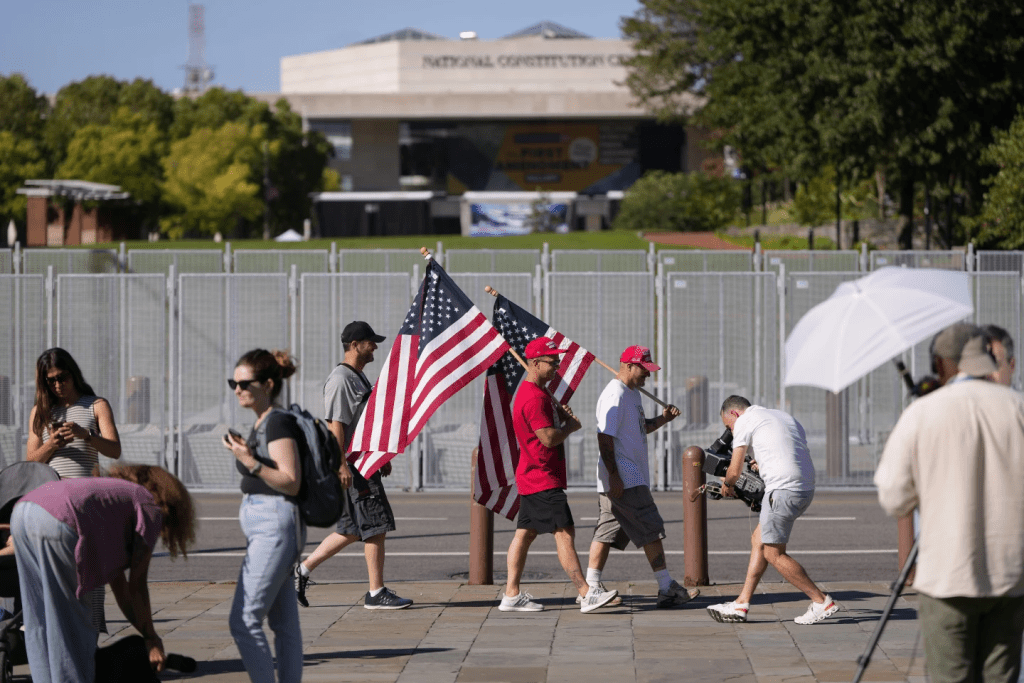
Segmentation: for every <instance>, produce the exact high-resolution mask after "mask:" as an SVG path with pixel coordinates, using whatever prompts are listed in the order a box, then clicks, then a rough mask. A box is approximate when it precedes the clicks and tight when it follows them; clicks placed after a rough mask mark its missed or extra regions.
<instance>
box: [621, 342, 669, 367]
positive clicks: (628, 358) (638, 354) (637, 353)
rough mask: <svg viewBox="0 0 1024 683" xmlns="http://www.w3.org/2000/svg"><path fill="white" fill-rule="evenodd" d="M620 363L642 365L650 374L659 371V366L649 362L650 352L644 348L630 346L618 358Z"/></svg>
mask: <svg viewBox="0 0 1024 683" xmlns="http://www.w3.org/2000/svg"><path fill="white" fill-rule="evenodd" d="M619 362H620V363H636V364H637V365H642V366H643V367H645V368H647V369H648V370H650V371H651V372H654V371H655V370H661V366H660V365H655V364H654V362H653V361H652V360H651V350H650V349H649V348H647V347H646V346H630V347H629V348H628V349H626V350H625V351H623V352H622V355H621V356H619Z"/></svg>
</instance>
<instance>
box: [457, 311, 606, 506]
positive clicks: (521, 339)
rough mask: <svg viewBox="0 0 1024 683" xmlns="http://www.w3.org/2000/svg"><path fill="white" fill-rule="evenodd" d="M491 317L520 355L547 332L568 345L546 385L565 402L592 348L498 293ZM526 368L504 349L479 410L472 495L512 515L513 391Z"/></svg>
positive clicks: (563, 345) (515, 501) (514, 455)
mask: <svg viewBox="0 0 1024 683" xmlns="http://www.w3.org/2000/svg"><path fill="white" fill-rule="evenodd" d="M492 320H493V322H494V326H495V327H496V328H498V330H499V331H500V332H501V334H502V336H503V337H505V341H507V342H508V343H509V344H511V345H512V348H514V349H515V350H516V352H517V353H518V354H519V356H520V358H522V357H523V352H524V351H525V350H526V345H527V344H529V343H530V342H531V341H532V340H534V339H536V338H537V337H549V338H550V339H552V340H554V342H555V343H556V344H558V348H560V349H568V352H567V353H565V354H563V355H562V357H561V361H562V362H561V365H559V367H558V376H557V377H555V378H554V379H552V380H551V383H550V384H549V385H548V388H549V389H550V390H551V394H552V395H553V396H554V397H555V400H556V401H558V402H559V403H568V401H569V399H570V398H571V397H572V395H573V392H574V391H576V388H577V387H578V386H579V385H580V382H581V381H582V380H583V375H584V374H585V373H586V372H587V369H588V368H590V364H591V362H593V360H594V354H592V353H590V352H589V351H587V350H586V349H585V348H583V347H582V346H580V345H579V344H577V343H575V342H574V341H572V340H571V339H569V338H568V337H565V336H564V335H562V334H560V333H559V332H557V331H556V330H554V329H553V328H552V327H551V326H549V325H548V324H547V323H545V322H542V321H541V320H539V319H537V318H536V317H534V316H533V315H531V314H530V313H528V312H527V311H525V310H523V309H522V308H520V307H519V306H516V305H515V304H514V303H512V302H511V301H509V300H508V299H506V298H505V297H503V296H501V295H499V296H498V297H497V299H496V300H495V302H494V317H493V319H492ZM525 372H526V371H525V370H524V369H523V366H521V365H520V364H519V361H517V360H516V359H515V358H514V357H513V356H512V354H511V353H506V354H505V355H504V356H502V357H501V360H500V361H498V362H497V363H495V364H494V365H493V366H492V367H491V369H490V370H488V371H487V383H486V385H485V386H484V408H483V416H482V417H481V419H480V446H479V448H478V451H477V464H476V482H475V484H474V488H473V491H474V498H475V499H476V501H477V502H478V503H480V504H481V505H483V506H485V507H487V508H488V509H490V510H493V511H494V512H496V513H498V514H501V515H504V516H505V517H508V518H509V519H515V516H516V514H517V513H518V512H519V491H518V489H517V488H516V480H515V475H516V464H517V463H518V462H519V445H518V444H517V443H516V435H515V431H514V430H513V429H512V397H513V396H514V395H515V393H516V387H518V386H519V382H520V381H521V380H522V378H523V375H524V374H525Z"/></svg>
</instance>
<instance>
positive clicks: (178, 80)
mask: <svg viewBox="0 0 1024 683" xmlns="http://www.w3.org/2000/svg"><path fill="white" fill-rule="evenodd" d="M200 4H204V5H205V6H206V61H207V63H208V64H211V65H212V66H213V68H214V72H215V78H214V84H216V85H221V86H224V87H226V88H229V89H242V90H245V91H248V92H275V91H277V90H278V89H279V87H280V82H279V80H280V75H279V59H280V58H281V57H282V56H284V55H293V54H302V53H304V52H317V51H319V50H331V49H335V48H339V47H343V46H345V45H348V44H350V43H354V42H357V41H360V40H364V39H366V38H372V37H373V36H377V35H381V34H384V33H389V32H391V31H395V30H398V29H401V28H406V27H410V26H411V27H414V28H419V29H422V30H424V31H429V32H431V33H438V34H441V35H444V36H448V37H450V38H457V37H458V34H459V32H460V31H476V32H477V33H478V34H479V36H480V38H481V39H482V40H489V39H494V38H500V37H501V36H503V35H507V34H509V33H512V32H514V31H518V30H519V29H522V28H526V27H527V26H529V25H531V24H535V23H537V22H538V21H542V20H550V21H555V22H558V23H560V24H564V25H565V26H568V27H570V28H574V29H576V30H578V31H582V32H583V33H586V34H589V35H591V36H593V37H595V38H616V37H619V36H620V32H619V21H620V19H621V18H622V17H623V16H625V15H632V14H633V13H635V12H636V11H637V9H638V8H639V3H638V2H637V0H560V1H559V2H551V1H550V0H546V1H545V0H511V1H509V0H505V1H498V2H495V1H494V0H434V1H433V2H424V1H423V0H418V1H415V0H380V1H378V2H374V1H373V0H370V1H369V2H367V1H365V0H364V1H353V0H348V1H345V2H339V1H334V2H331V1H329V0H288V1H284V0H278V1H276V2H274V1H271V0H206V1H205V2H203V3H200ZM187 23H188V2H187V0H76V1H74V2H72V1H70V0H6V1H5V2H3V3H2V9H0V74H3V75H9V74H11V73H15V72H16V73H21V74H23V75H24V76H25V77H26V78H27V79H28V81H29V83H30V84H31V85H32V86H33V87H34V88H35V89H36V90H37V91H39V92H41V93H55V92H57V90H59V89H60V88H61V87H63V86H64V85H66V84H68V83H71V82H73V81H78V80H81V79H83V78H85V77H87V76H90V75H96V74H109V75H111V76H114V77H115V78H118V79H125V80H130V79H133V78H136V77H141V78H148V79H150V80H152V81H153V82H154V83H156V85H157V86H159V87H161V88H163V89H164V90H172V89H174V88H179V87H181V85H182V82H183V80H184V72H183V71H182V69H181V68H180V67H181V65H183V64H185V62H186V61H187V59H188V26H187Z"/></svg>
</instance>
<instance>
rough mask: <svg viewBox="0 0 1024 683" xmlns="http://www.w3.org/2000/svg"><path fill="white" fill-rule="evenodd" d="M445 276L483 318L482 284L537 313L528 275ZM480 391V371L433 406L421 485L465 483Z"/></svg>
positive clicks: (490, 302)
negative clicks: (450, 278) (449, 278)
mask: <svg viewBox="0 0 1024 683" xmlns="http://www.w3.org/2000/svg"><path fill="white" fill-rule="evenodd" d="M449 253H450V252H449ZM451 276H452V279H453V280H454V281H455V284H457V285H458V286H459V289H461V290H462V291H463V292H464V293H465V294H466V296H468V297H469V298H470V300H471V301H472V302H473V303H474V305H476V307H477V308H478V309H480V312H481V313H483V314H484V315H485V316H487V318H488V319H491V316H492V314H493V311H494V301H495V299H494V298H493V297H492V296H491V295H490V294H488V293H487V292H485V291H484V287H485V286H487V285H490V286H491V287H493V288H494V289H496V290H498V291H499V292H500V293H501V294H503V295H504V296H505V297H507V298H508V299H509V300H511V301H513V302H515V303H516V304H517V305H518V306H520V307H522V308H524V309H526V310H527V311H530V312H531V313H533V314H534V315H538V313H539V311H538V310H537V309H538V306H537V300H536V298H535V296H534V292H535V276H534V275H533V274H530V273H452V274H451ZM417 284H419V283H417ZM538 317H539V316H538ZM483 392H484V376H480V377H477V378H476V379H474V380H473V381H472V382H471V383H470V384H469V385H467V386H466V387H464V388H463V389H462V390H461V391H459V393H457V394H455V395H454V396H452V397H451V398H450V399H448V400H447V401H446V402H445V403H444V404H443V405H442V406H441V407H440V408H438V409H437V412H436V413H434V415H433V416H431V418H430V421H429V422H428V423H427V425H426V427H425V428H424V429H423V432H422V436H421V439H422V442H423V451H422V452H423V481H422V485H423V487H424V488H462V489H465V488H469V485H470V483H471V482H470V475H471V472H472V464H473V463H472V455H473V449H474V448H476V446H477V444H478V443H479V441H480V406H481V405H482V403H483Z"/></svg>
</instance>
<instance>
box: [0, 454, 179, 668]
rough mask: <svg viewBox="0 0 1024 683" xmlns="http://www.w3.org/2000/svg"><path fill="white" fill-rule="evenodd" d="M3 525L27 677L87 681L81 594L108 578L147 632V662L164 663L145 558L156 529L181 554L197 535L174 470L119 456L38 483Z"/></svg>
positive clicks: (91, 641) (90, 640) (91, 649)
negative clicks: (116, 461)
mask: <svg viewBox="0 0 1024 683" xmlns="http://www.w3.org/2000/svg"><path fill="white" fill-rule="evenodd" d="M11 534H12V536H13V537H14V545H15V548H16V552H15V556H16V557H17V562H18V578H19V581H20V583H21V597H22V603H23V609H24V615H25V648H26V650H27V652H28V662H29V668H30V669H31V672H32V680H33V681H34V682H35V683H51V682H52V683H68V682H78V681H81V682H82V683H92V681H94V680H95V677H96V672H95V661H94V658H95V655H96V638H97V631H96V629H95V628H94V627H93V625H92V621H91V618H90V610H89V607H88V605H87V604H86V600H85V598H86V596H87V595H88V593H89V591H91V590H93V589H95V588H98V587H102V586H104V585H106V584H108V583H109V584H110V588H111V590H112V591H113V593H114V597H115V598H116V599H117V604H118V606H119V607H120V608H121V611H122V612H124V615H125V617H127V619H128V621H129V622H131V624H132V625H133V626H135V628H137V629H138V630H139V632H140V633H142V635H143V637H144V638H145V640H146V648H147V650H148V651H149V661H150V664H152V665H153V667H154V669H156V670H157V671H160V670H161V669H163V666H164V662H165V659H166V656H165V654H164V647H163V642H162V641H161V640H160V637H159V636H158V635H157V633H156V629H155V628H154V627H153V614H152V608H151V606H150V601H149V586H148V583H147V575H148V572H149V562H150V559H151V558H152V555H153V547H154V546H155V545H156V541H157V538H160V539H161V540H163V543H164V546H166V547H167V550H168V551H169V552H170V554H171V557H176V556H177V554H178V553H179V552H180V553H181V554H182V555H185V554H186V550H187V546H189V545H191V544H192V543H193V542H194V541H195V511H194V508H193V505H192V498H191V496H190V495H189V493H188V490H187V489H186V488H185V486H184V485H183V484H182V483H181V482H180V481H178V479H177V478H176V477H174V475H172V474H170V473H169V472H167V471H166V470H164V469H161V468H159V467H154V466H149V465H118V466H115V467H114V468H112V469H111V470H110V472H109V473H107V476H100V477H92V478H85V479H63V480H61V481H54V482H50V483H48V484H44V485H43V486H40V487H39V488H37V489H35V490H34V491H31V492H29V493H28V494H26V495H25V496H23V497H22V498H21V500H20V501H19V502H18V504H17V505H16V506H15V507H14V512H13V513H12V515H11ZM126 569H127V570H128V575H127V576H125V570H126Z"/></svg>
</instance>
